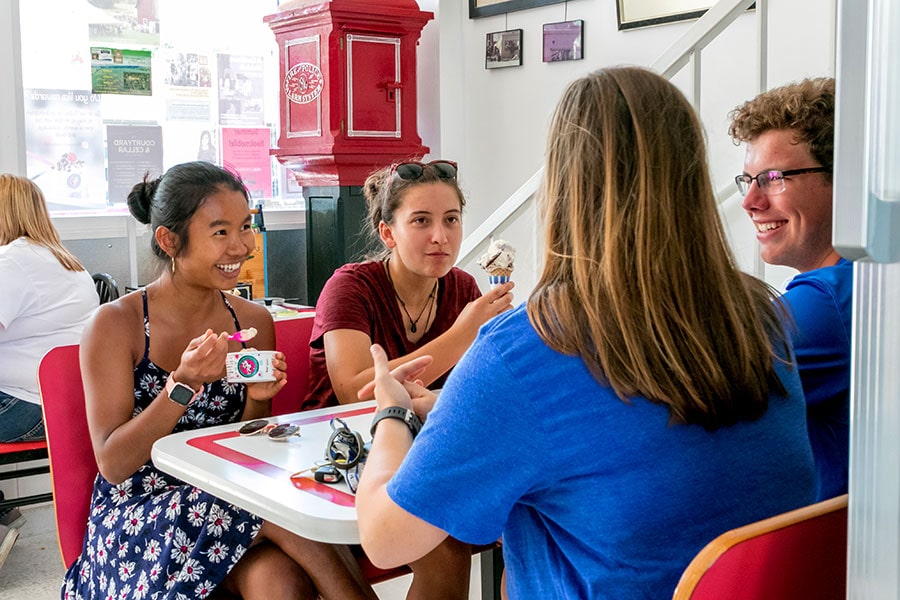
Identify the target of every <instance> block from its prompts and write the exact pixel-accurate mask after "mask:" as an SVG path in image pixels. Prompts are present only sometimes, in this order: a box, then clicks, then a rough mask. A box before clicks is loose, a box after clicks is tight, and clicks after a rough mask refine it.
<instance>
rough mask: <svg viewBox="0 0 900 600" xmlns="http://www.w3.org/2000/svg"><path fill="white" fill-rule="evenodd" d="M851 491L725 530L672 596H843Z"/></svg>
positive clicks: (681, 599) (744, 599)
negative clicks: (848, 507) (848, 498)
mask: <svg viewBox="0 0 900 600" xmlns="http://www.w3.org/2000/svg"><path fill="white" fill-rule="evenodd" d="M846 588H847V494H844V495H843V496H838V497H837V498H832V499H830V500H825V501H824V502H819V503H817V504H812V505H810V506H806V507H803V508H799V509H797V510H793V511H790V512H787V513H784V514H782V515H777V516H774V517H772V518H769V519H765V520H762V521H759V522H756V523H751V524H750V525H745V526H744V527H739V528H737V529H732V530H731V531H728V532H726V533H723V534H722V535H720V536H719V537H717V538H716V539H714V540H713V541H712V542H710V543H709V544H707V545H706V547H705V548H703V550H701V551H700V553H699V554H697V556H696V557H694V560H693V561H691V564H689V565H688V567H687V569H685V571H684V573H683V574H682V575H681V580H680V581H679V582H678V587H677V588H676V589H675V594H674V596H673V600H708V599H709V600H712V599H717V600H718V599H721V598H728V599H729V600H762V599H766V600H769V599H775V600H779V599H789V598H816V599H817V600H830V599H832V598H833V599H835V600H838V599H843V598H845V597H846Z"/></svg>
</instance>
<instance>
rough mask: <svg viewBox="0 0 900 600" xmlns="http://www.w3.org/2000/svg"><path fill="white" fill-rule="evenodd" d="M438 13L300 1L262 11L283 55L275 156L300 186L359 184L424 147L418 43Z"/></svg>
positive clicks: (390, 5) (410, 2) (356, 1)
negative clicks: (418, 107) (419, 108)
mask: <svg viewBox="0 0 900 600" xmlns="http://www.w3.org/2000/svg"><path fill="white" fill-rule="evenodd" d="M433 16H434V15H433V13H430V12H423V11H420V10H419V6H418V5H417V4H416V2H415V1H414V0H372V1H368V2H367V1H364V0H330V1H324V2H323V1H322V0H295V1H294V2H290V3H287V4H283V5H282V6H281V8H280V10H279V12H278V13H276V14H273V15H269V16H267V17H265V21H266V23H268V25H269V27H271V29H272V31H273V32H274V33H275V39H276V40H277V42H278V47H279V55H280V62H281V66H280V74H281V94H280V99H281V100H280V104H281V135H280V137H279V138H278V148H276V149H273V150H272V154H273V155H275V156H276V157H277V158H278V160H279V161H280V162H281V163H282V164H283V165H284V166H286V167H287V168H289V169H290V170H292V171H293V172H294V174H295V176H296V178H297V181H298V182H299V183H300V184H301V185H303V186H347V185H361V184H362V183H363V181H364V180H365V177H366V175H367V174H368V173H369V172H371V171H372V170H373V169H374V168H376V167H379V166H383V165H386V164H390V163H391V162H392V161H394V160H396V159H398V158H408V157H421V156H423V155H424V154H426V153H427V152H428V148H427V147H426V146H423V145H422V139H421V138H420V137H419V134H418V131H417V127H416V45H417V42H418V40H419V36H420V35H421V32H422V28H423V27H424V26H425V24H426V23H427V22H428V21H429V20H430V19H431V18H432V17H433Z"/></svg>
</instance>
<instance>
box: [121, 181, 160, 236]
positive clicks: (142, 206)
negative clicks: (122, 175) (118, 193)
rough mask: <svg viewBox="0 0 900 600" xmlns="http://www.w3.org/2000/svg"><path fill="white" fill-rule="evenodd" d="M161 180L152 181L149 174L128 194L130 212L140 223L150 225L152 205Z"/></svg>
mask: <svg viewBox="0 0 900 600" xmlns="http://www.w3.org/2000/svg"><path fill="white" fill-rule="evenodd" d="M161 180H162V177H161V176H160V177H157V178H156V179H152V180H151V179H149V174H148V175H145V176H144V180H143V181H141V182H140V183H136V184H135V185H134V187H133V188H131V192H129V193H128V210H129V211H131V215H132V216H133V217H134V218H135V219H137V221H138V223H143V224H145V225H147V224H149V223H150V203H151V202H152V200H153V196H154V195H155V194H156V188H158V187H159V182H160V181H161Z"/></svg>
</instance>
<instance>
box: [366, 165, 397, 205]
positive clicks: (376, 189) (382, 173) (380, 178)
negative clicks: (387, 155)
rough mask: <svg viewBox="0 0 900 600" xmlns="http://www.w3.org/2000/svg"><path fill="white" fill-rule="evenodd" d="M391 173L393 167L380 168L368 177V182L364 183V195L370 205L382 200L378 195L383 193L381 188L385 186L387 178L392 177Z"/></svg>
mask: <svg viewBox="0 0 900 600" xmlns="http://www.w3.org/2000/svg"><path fill="white" fill-rule="evenodd" d="M390 175H391V168H390V167H385V168H383V169H378V170H377V171H375V172H374V173H372V174H371V175H369V176H368V177H366V182H365V183H364V184H363V196H365V198H366V203H367V204H368V205H369V206H372V205H373V204H375V203H379V202H380V201H381V199H380V198H379V197H378V195H379V194H380V193H381V188H382V186H384V182H385V180H386V179H387V178H388V177H390Z"/></svg>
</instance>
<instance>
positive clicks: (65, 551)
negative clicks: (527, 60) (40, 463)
mask: <svg viewBox="0 0 900 600" xmlns="http://www.w3.org/2000/svg"><path fill="white" fill-rule="evenodd" d="M38 385H39V387H40V390H41V405H42V406H43V409H44V429H45V430H46V432H47V450H48V453H49V455H50V480H51V486H52V489H53V498H54V503H53V508H54V512H55V515H56V535H57V538H58V540H59V552H60V554H61V555H62V561H63V565H65V566H66V568H68V567H69V566H70V565H71V564H72V563H73V562H75V559H76V558H78V555H79V554H81V546H82V544H83V542H84V532H85V530H86V529H87V522H88V514H89V513H90V508H91V492H92V490H93V488H94V478H95V477H96V476H97V472H98V468H97V461H96V459H95V458H94V448H93V446H92V445H91V436H90V432H89V431H88V424H87V414H86V412H85V407H84V386H83V384H82V382H81V368H80V366H79V362H78V346H77V345H74V346H59V347H57V348H53V349H52V350H50V352H48V353H47V354H45V355H44V358H42V359H41V364H40V366H39V367H38Z"/></svg>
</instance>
